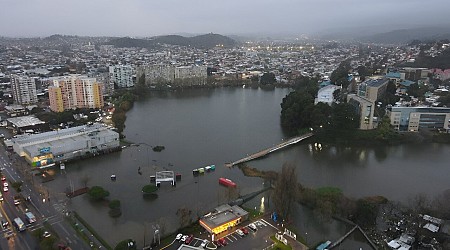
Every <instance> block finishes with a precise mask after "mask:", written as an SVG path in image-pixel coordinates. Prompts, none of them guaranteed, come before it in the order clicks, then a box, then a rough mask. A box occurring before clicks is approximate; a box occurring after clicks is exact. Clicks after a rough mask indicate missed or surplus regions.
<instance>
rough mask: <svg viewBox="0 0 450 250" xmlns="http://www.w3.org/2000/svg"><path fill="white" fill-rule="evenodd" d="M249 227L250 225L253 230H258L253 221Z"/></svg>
mask: <svg viewBox="0 0 450 250" xmlns="http://www.w3.org/2000/svg"><path fill="white" fill-rule="evenodd" d="M248 227H249V228H250V229H251V230H253V231H256V230H257V228H256V225H255V224H253V223H251V224H249V225H248Z"/></svg>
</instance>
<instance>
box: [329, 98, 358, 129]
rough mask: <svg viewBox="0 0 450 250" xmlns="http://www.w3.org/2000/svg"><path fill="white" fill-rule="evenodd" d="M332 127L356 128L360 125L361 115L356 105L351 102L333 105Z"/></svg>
mask: <svg viewBox="0 0 450 250" xmlns="http://www.w3.org/2000/svg"><path fill="white" fill-rule="evenodd" d="M330 125H331V127H332V128H334V129H355V128H358V127H359V115H358V114H357V113H356V109H355V107H353V106H352V105H351V104H349V103H339V104H334V105H333V113H332V115H331V124H330Z"/></svg>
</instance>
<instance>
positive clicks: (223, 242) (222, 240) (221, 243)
mask: <svg viewBox="0 0 450 250" xmlns="http://www.w3.org/2000/svg"><path fill="white" fill-rule="evenodd" d="M218 242H219V243H220V245H222V246H226V245H227V244H228V243H227V241H226V240H225V238H220V239H219V240H218Z"/></svg>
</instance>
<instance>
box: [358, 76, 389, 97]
mask: <svg viewBox="0 0 450 250" xmlns="http://www.w3.org/2000/svg"><path fill="white" fill-rule="evenodd" d="M388 83H389V79H388V78H379V79H369V80H366V81H364V82H362V83H361V84H360V85H359V86H358V96H360V97H364V98H366V99H369V100H371V101H374V102H375V101H376V100H378V99H379V98H380V97H382V96H383V95H384V94H385V93H386V88H387V85H388Z"/></svg>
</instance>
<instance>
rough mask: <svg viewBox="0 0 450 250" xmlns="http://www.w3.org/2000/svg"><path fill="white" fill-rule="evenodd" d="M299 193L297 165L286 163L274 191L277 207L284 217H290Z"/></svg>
mask: <svg viewBox="0 0 450 250" xmlns="http://www.w3.org/2000/svg"><path fill="white" fill-rule="evenodd" d="M297 194H298V182H297V173H296V171H295V166H294V165H292V164H287V163H284V164H283V167H282V168H281V173H280V174H279V175H278V179H277V182H276V185H275V189H274V191H273V202H274V204H275V209H276V210H277V212H278V213H279V214H280V215H281V217H282V218H284V219H289V216H290V214H291V210H292V206H293V204H294V202H295V200H296V199H297Z"/></svg>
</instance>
